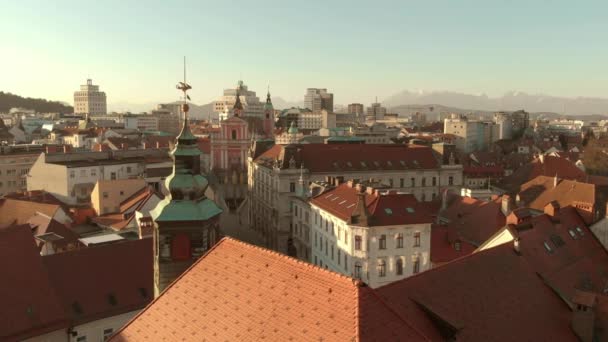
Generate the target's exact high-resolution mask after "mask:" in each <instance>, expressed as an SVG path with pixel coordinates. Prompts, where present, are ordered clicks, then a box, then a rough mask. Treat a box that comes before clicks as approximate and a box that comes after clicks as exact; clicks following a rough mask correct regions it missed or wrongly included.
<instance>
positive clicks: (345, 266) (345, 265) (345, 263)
mask: <svg viewBox="0 0 608 342" xmlns="http://www.w3.org/2000/svg"><path fill="white" fill-rule="evenodd" d="M344 270H346V271H348V255H346V253H344Z"/></svg>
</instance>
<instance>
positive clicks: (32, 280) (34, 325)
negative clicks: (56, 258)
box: [0, 225, 68, 341]
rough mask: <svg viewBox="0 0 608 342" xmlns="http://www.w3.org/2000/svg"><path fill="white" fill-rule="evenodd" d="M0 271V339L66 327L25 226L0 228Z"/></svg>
mask: <svg viewBox="0 0 608 342" xmlns="http://www.w3.org/2000/svg"><path fill="white" fill-rule="evenodd" d="M0 270H1V272H2V281H0V293H2V305H1V306H0V340H2V341H15V340H19V339H25V338H28V337H32V336H37V335H40V334H43V333H46V332H50V331H54V330H58V329H61V328H67V326H68V322H67V319H66V317H65V315H64V312H63V308H62V306H61V304H60V301H59V298H58V296H57V293H56V292H55V290H54V288H53V286H52V284H51V282H50V281H49V278H48V273H47V271H46V269H45V268H44V267H43V264H42V260H41V256H40V254H39V251H38V248H37V247H36V245H35V243H34V239H32V233H31V230H30V226H29V225H19V226H12V227H9V228H7V229H0Z"/></svg>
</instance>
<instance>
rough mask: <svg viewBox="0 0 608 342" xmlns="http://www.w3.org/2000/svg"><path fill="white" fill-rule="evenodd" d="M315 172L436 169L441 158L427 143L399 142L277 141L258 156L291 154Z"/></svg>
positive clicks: (260, 159)
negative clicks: (408, 143) (281, 143)
mask: <svg viewBox="0 0 608 342" xmlns="http://www.w3.org/2000/svg"><path fill="white" fill-rule="evenodd" d="M292 157H293V159H294V160H295V161H296V164H297V166H298V167H299V165H301V163H304V167H305V168H306V169H308V170H310V171H311V172H336V171H341V172H344V171H366V172H369V171H370V170H371V171H373V170H409V169H435V168H438V167H439V162H438V160H437V158H436V157H435V155H434V152H433V150H432V149H431V148H430V147H426V146H417V145H399V144H386V145H385V144H370V145H367V144H362V145H361V144H303V145H287V146H286V145H275V146H273V147H272V148H270V149H269V150H268V151H266V152H264V153H262V154H261V155H260V156H259V157H257V158H256V159H255V162H256V163H258V164H266V163H268V162H273V161H274V160H275V159H281V161H282V164H281V165H282V167H287V166H288V165H289V161H290V160H291V158H292Z"/></svg>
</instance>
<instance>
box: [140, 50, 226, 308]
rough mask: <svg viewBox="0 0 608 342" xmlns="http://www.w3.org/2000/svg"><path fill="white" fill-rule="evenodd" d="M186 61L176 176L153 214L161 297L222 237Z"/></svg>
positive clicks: (167, 183) (168, 182)
mask: <svg viewBox="0 0 608 342" xmlns="http://www.w3.org/2000/svg"><path fill="white" fill-rule="evenodd" d="M185 70H186V68H185V60H184V81H183V82H179V84H178V85H177V89H179V90H181V91H182V92H183V98H184V103H183V104H182V111H183V113H184V121H183V125H182V130H181V132H180V134H179V136H178V137H177V144H176V146H175V148H174V149H173V150H172V151H171V157H172V159H173V173H171V175H170V176H169V177H168V178H167V179H166V180H165V187H166V189H167V190H168V192H169V193H168V194H166V196H165V198H164V199H163V200H162V201H161V202H159V203H158V205H157V206H156V208H154V209H153V210H152V211H151V212H150V214H151V216H152V220H153V221H154V234H153V239H154V295H155V297H157V296H158V295H159V294H160V293H161V292H162V291H163V290H164V289H165V288H166V287H167V286H168V285H169V284H171V283H172V282H173V281H174V280H175V279H176V278H177V277H179V276H180V275H181V274H182V273H183V272H184V271H185V270H186V269H187V268H188V267H190V265H192V264H193V263H194V262H195V261H196V260H197V259H198V258H199V257H200V256H202V255H203V254H204V253H205V252H206V251H208V250H209V248H211V247H212V246H213V245H214V244H215V243H217V242H218V241H219V239H220V237H221V233H220V228H219V217H220V214H221V213H222V209H220V208H219V207H218V206H217V204H215V202H213V201H212V200H211V199H209V198H207V197H206V196H205V191H206V190H207V186H208V184H209V182H208V181H207V178H205V176H204V175H203V174H201V166H200V154H201V151H200V150H199V149H198V145H197V144H196V137H195V136H194V135H193V134H192V132H191V131H190V127H189V125H188V110H189V106H188V100H189V99H190V97H189V96H188V90H190V89H191V88H192V87H191V86H190V85H189V84H188V83H186V71H185Z"/></svg>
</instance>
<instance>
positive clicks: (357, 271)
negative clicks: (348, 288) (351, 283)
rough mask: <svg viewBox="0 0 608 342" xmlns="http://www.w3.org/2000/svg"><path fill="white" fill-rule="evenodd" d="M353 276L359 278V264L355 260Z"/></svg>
mask: <svg viewBox="0 0 608 342" xmlns="http://www.w3.org/2000/svg"><path fill="white" fill-rule="evenodd" d="M355 278H359V279H361V264H360V263H359V262H355Z"/></svg>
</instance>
